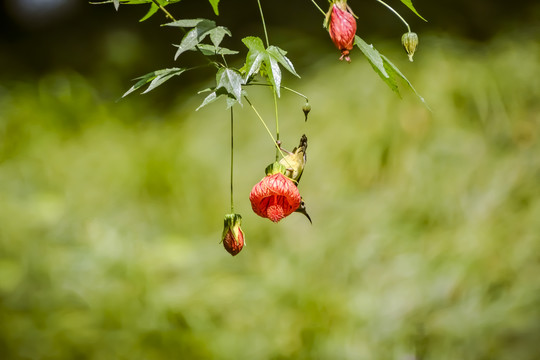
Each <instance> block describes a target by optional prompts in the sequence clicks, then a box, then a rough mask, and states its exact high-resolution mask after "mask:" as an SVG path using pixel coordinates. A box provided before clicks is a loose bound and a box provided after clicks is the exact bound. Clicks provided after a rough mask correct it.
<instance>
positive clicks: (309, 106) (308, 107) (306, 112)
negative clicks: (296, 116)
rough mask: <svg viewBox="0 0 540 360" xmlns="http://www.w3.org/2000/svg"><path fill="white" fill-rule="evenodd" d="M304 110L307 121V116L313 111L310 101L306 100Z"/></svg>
mask: <svg viewBox="0 0 540 360" xmlns="http://www.w3.org/2000/svg"><path fill="white" fill-rule="evenodd" d="M302 111H303V112H304V115H305V116H306V120H305V121H307V116H308V114H309V112H310V111H311V105H310V104H309V103H308V102H306V103H305V104H304V106H302Z"/></svg>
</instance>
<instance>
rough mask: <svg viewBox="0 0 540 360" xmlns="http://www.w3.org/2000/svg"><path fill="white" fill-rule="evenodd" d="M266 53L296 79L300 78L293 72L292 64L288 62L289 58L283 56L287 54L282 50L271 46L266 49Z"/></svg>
mask: <svg viewBox="0 0 540 360" xmlns="http://www.w3.org/2000/svg"><path fill="white" fill-rule="evenodd" d="M266 52H267V53H268V54H269V55H270V56H272V57H273V58H275V59H276V60H277V61H278V62H279V63H280V64H281V65H282V66H283V67H284V68H285V69H286V70H287V71H289V72H290V73H291V74H293V75H295V76H297V77H300V75H298V74H297V73H296V70H294V65H293V64H292V62H291V61H290V60H289V58H287V57H286V56H285V55H286V54H287V52H286V51H285V50H283V49H280V48H279V47H277V46H274V45H271V46H269V47H268V49H267V50H266Z"/></svg>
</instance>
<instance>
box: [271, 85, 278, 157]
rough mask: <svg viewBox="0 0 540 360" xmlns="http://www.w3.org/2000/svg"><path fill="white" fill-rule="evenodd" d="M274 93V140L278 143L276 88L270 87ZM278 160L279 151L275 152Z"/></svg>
mask: <svg viewBox="0 0 540 360" xmlns="http://www.w3.org/2000/svg"><path fill="white" fill-rule="evenodd" d="M272 90H274V91H273V93H274V116H275V118H276V140H277V141H279V118H278V104H277V94H276V88H275V87H272ZM278 159H279V151H277V150H276V161H277V160H278Z"/></svg>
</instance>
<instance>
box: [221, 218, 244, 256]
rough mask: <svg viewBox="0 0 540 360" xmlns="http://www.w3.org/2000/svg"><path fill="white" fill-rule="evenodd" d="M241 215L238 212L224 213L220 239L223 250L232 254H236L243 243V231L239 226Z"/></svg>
mask: <svg viewBox="0 0 540 360" xmlns="http://www.w3.org/2000/svg"><path fill="white" fill-rule="evenodd" d="M241 223H242V216H240V214H227V215H225V220H224V225H223V234H222V235H221V241H223V246H224V247H225V250H227V252H228V253H229V254H231V255H232V256H234V255H236V254H238V253H239V252H240V251H241V250H242V248H243V247H244V244H245V238H244V232H243V231H242V229H241V228H240V224H241Z"/></svg>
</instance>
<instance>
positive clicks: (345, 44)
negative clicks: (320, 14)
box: [327, 0, 356, 62]
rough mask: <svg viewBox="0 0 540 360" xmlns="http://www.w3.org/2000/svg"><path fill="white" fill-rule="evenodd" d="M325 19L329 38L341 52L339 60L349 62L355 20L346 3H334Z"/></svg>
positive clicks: (342, 0)
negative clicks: (326, 19)
mask: <svg viewBox="0 0 540 360" xmlns="http://www.w3.org/2000/svg"><path fill="white" fill-rule="evenodd" d="M327 17H329V19H328V32H329V33H330V38H331V39H332V41H333V42H334V44H335V45H336V47H337V48H338V49H339V50H340V51H341V57H340V58H339V60H343V59H345V60H346V61H348V62H351V58H350V57H349V52H350V51H351V50H352V48H353V46H354V36H355V35H356V20H355V18H354V16H353V14H352V11H351V9H350V8H349V5H347V1H346V0H337V1H334V2H333V3H332V7H331V8H330V10H329V12H328V15H327Z"/></svg>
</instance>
